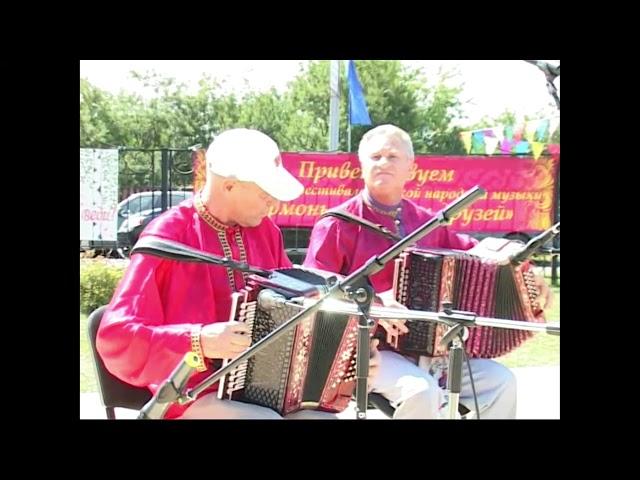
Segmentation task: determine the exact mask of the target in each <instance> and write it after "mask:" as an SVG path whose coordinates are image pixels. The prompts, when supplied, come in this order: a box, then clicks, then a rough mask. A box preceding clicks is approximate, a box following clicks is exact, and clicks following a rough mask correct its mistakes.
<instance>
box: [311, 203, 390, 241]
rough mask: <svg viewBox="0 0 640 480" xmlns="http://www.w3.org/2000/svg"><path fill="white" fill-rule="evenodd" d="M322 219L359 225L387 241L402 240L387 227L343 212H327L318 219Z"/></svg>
mask: <svg viewBox="0 0 640 480" xmlns="http://www.w3.org/2000/svg"><path fill="white" fill-rule="evenodd" d="M322 217H336V218H339V219H340V220H344V221H345V222H349V223H354V224H356V225H361V226H363V227H365V228H367V229H369V230H371V231H372V232H375V233H377V234H379V235H382V236H384V237H386V238H388V239H389V240H393V241H394V242H397V241H398V240H402V237H401V236H399V235H396V234H395V233H393V232H391V231H390V230H389V229H388V228H387V227H383V226H382V225H378V224H377V223H373V222H370V221H369V220H365V219H364V218H362V217H358V216H356V215H352V214H350V213H347V212H345V211H344V210H329V211H327V212H325V213H323V214H322V215H321V216H320V218H322Z"/></svg>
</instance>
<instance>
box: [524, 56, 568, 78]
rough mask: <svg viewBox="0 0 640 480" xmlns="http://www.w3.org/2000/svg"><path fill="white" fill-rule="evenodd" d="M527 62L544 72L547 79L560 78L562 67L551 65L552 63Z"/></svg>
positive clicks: (540, 61)
mask: <svg viewBox="0 0 640 480" xmlns="http://www.w3.org/2000/svg"><path fill="white" fill-rule="evenodd" d="M525 62H528V63H531V64H532V65H535V66H536V67H538V68H539V69H540V70H542V71H543V72H544V74H545V76H546V77H547V78H551V80H553V79H554V78H555V77H559V76H560V65H551V64H550V63H547V62H543V61H542V60H525Z"/></svg>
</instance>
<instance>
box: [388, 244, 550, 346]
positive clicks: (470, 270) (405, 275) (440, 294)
mask: <svg viewBox="0 0 640 480" xmlns="http://www.w3.org/2000/svg"><path fill="white" fill-rule="evenodd" d="M518 250H522V245H521V244H519V243H517V242H513V241H509V240H504V239H497V238H487V239H485V240H483V241H482V242H480V244H478V245H476V246H475V247H474V248H473V249H471V250H468V251H460V250H445V249H408V250H407V251H405V252H403V253H402V254H401V255H400V256H399V257H398V258H397V259H396V260H395V273H394V293H395V297H396V300H397V301H398V302H400V303H401V304H403V305H404V306H406V307H408V308H409V309H412V310H422V311H429V312H439V311H442V310H443V309H444V308H443V305H444V304H446V303H449V304H451V305H452V308H453V309H455V310H463V311H469V312H473V313H475V314H476V315H478V316H482V317H493V318H501V319H508V320H521V321H525V322H536V321H539V322H542V321H544V320H543V319H542V318H536V317H537V315H538V314H539V313H540V312H541V309H540V307H539V305H538V301H537V297H538V296H539V291H538V288H537V286H536V284H535V279H534V276H533V273H532V272H531V271H530V270H529V269H528V268H526V266H524V265H519V266H515V265H513V264H511V262H510V261H509V258H510V257H511V254H512V253H513V252H517V251H518ZM406 326H407V328H408V329H409V332H408V333H406V334H404V335H401V336H400V337H399V338H398V343H397V345H395V346H394V347H395V348H396V349H397V350H398V351H400V352H401V353H409V354H418V355H425V356H428V357H437V356H441V355H445V354H446V347H441V346H440V340H441V339H442V337H443V335H444V334H445V333H446V330H447V327H446V326H445V325H443V324H441V323H436V322H421V321H416V320H407V323H406ZM531 336H533V332H531V331H527V330H516V329H507V328H497V327H485V326H475V327H470V328H469V337H468V338H467V339H466V341H465V350H466V352H467V354H468V355H469V356H471V357H474V358H495V357H499V356H502V355H505V354H506V353H509V352H510V351H511V350H513V349H515V348H516V347H518V346H520V345H521V344H522V343H523V342H524V341H525V340H526V339H528V338H530V337H531Z"/></svg>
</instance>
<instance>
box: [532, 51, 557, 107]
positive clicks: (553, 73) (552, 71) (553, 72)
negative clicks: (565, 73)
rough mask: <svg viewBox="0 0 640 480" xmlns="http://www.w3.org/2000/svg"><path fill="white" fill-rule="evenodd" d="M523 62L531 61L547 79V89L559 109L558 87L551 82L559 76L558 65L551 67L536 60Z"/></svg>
mask: <svg viewBox="0 0 640 480" xmlns="http://www.w3.org/2000/svg"><path fill="white" fill-rule="evenodd" d="M525 62H527V63H531V64H532V65H535V66H536V67H538V68H539V69H540V70H542V72H543V73H544V76H545V78H546V79H547V90H548V91H549V93H550V94H551V96H552V97H553V99H554V100H555V102H556V105H557V107H558V110H560V97H558V89H557V88H556V86H555V84H554V83H553V81H554V80H555V79H556V78H557V77H559V76H560V65H558V66H557V67H552V66H551V65H548V64H546V63H544V62H539V61H537V60H525Z"/></svg>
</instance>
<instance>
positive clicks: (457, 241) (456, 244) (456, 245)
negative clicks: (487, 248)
mask: <svg viewBox="0 0 640 480" xmlns="http://www.w3.org/2000/svg"><path fill="white" fill-rule="evenodd" d="M446 232H447V241H448V243H449V245H447V247H446V248H453V249H456V250H469V249H470V248H472V247H474V246H476V245H477V244H478V240H476V239H475V238H473V237H471V236H470V235H466V234H464V233H456V232H452V231H451V230H449V229H448V228H447V229H446Z"/></svg>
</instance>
